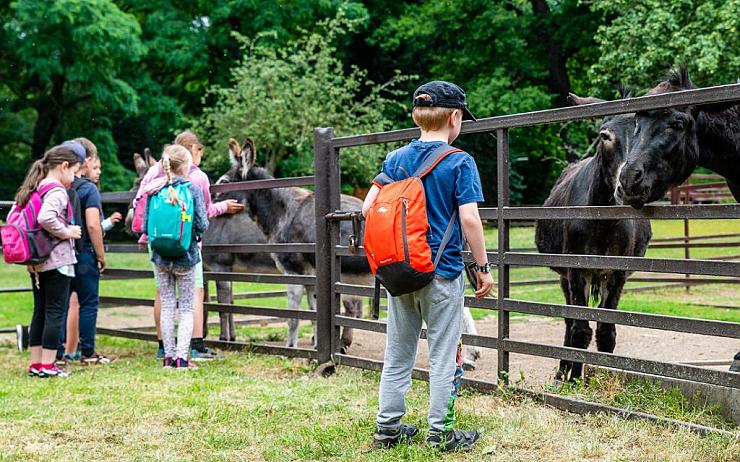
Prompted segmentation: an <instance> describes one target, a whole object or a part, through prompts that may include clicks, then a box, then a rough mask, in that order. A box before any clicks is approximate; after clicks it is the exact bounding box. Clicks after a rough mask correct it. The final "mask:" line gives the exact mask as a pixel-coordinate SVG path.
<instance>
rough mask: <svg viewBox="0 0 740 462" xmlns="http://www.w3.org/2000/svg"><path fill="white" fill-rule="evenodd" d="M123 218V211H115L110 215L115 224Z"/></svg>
mask: <svg viewBox="0 0 740 462" xmlns="http://www.w3.org/2000/svg"><path fill="white" fill-rule="evenodd" d="M122 218H123V216H122V215H121V212H113V215H111V216H110V221H111V223H113V224H114V225H115V224H116V223H118V222H119V221H121V219H122Z"/></svg>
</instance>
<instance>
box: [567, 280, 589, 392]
mask: <svg viewBox="0 0 740 462" xmlns="http://www.w3.org/2000/svg"><path fill="white" fill-rule="evenodd" d="M568 274H569V276H570V277H569V278H568V280H569V283H570V297H571V300H572V301H573V304H574V305H580V306H588V295H589V289H590V288H591V278H590V277H587V275H586V274H585V273H584V272H582V271H577V270H576V271H574V270H570V271H569V272H568ZM592 338H593V330H592V329H591V326H590V325H589V323H588V321H583V320H579V319H576V320H573V326H572V327H571V330H570V343H571V346H572V347H573V348H581V349H584V350H585V349H586V348H588V345H589V344H590V343H591V339H592ZM582 374H583V363H577V362H573V369H572V370H571V374H570V380H571V381H573V380H575V379H579V378H581V376H582Z"/></svg>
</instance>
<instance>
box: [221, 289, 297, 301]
mask: <svg viewBox="0 0 740 462" xmlns="http://www.w3.org/2000/svg"><path fill="white" fill-rule="evenodd" d="M287 295H288V292H286V291H284V290H275V291H265V292H245V293H242V294H233V295H232V296H231V297H232V298H233V299H234V300H253V299H255V298H273V297H285V296H287ZM217 297H218V296H217V295H211V297H210V301H218V299H217Z"/></svg>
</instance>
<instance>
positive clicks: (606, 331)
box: [596, 271, 627, 353]
mask: <svg viewBox="0 0 740 462" xmlns="http://www.w3.org/2000/svg"><path fill="white" fill-rule="evenodd" d="M626 281H627V276H626V275H625V273H624V271H615V272H614V273H613V274H612V275H611V276H610V277H609V279H608V280H607V281H606V284H605V285H604V286H603V288H602V294H601V307H602V308H608V309H612V310H616V309H617V307H618V305H619V299H620V297H621V296H622V288H623V287H624V283H625V282H626ZM616 345H617V328H616V327H615V326H614V324H610V323H606V322H599V323H596V348H597V349H598V350H599V351H605V352H607V353H614V347H615V346H616Z"/></svg>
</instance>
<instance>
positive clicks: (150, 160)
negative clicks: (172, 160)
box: [144, 148, 157, 167]
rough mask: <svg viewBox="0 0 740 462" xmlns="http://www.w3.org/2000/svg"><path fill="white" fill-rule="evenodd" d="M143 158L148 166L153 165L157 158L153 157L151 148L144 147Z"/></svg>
mask: <svg viewBox="0 0 740 462" xmlns="http://www.w3.org/2000/svg"><path fill="white" fill-rule="evenodd" d="M144 159H145V160H146V162H147V163H148V164H149V166H150V167H154V164H156V163H157V159H155V158H154V156H153V155H152V150H151V149H149V148H144Z"/></svg>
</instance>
